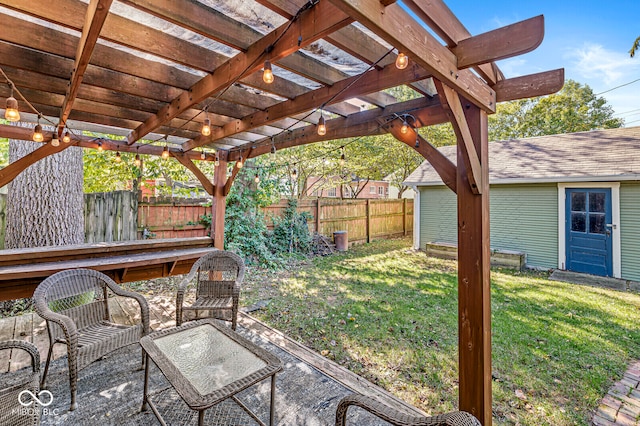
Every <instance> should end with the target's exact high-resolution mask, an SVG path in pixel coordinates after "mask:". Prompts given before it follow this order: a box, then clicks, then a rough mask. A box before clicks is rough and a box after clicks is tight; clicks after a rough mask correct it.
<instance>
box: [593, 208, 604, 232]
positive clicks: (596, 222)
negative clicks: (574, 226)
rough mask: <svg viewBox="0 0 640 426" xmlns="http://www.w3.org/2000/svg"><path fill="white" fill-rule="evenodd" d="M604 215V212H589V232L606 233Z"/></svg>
mask: <svg viewBox="0 0 640 426" xmlns="http://www.w3.org/2000/svg"><path fill="white" fill-rule="evenodd" d="M604 217H605V216H604V214H598V213H591V214H589V232H590V233H591V234H604V232H605V225H606V223H605V220H604Z"/></svg>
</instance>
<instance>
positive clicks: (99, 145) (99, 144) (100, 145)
mask: <svg viewBox="0 0 640 426" xmlns="http://www.w3.org/2000/svg"><path fill="white" fill-rule="evenodd" d="M98 151H100V152H102V151H103V149H102V142H98Z"/></svg>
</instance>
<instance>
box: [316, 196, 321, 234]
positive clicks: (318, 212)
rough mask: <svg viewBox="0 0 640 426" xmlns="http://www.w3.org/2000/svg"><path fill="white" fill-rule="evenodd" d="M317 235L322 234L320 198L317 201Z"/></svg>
mask: <svg viewBox="0 0 640 426" xmlns="http://www.w3.org/2000/svg"><path fill="white" fill-rule="evenodd" d="M316 233H317V234H319V233H320V197H318V198H317V199H316Z"/></svg>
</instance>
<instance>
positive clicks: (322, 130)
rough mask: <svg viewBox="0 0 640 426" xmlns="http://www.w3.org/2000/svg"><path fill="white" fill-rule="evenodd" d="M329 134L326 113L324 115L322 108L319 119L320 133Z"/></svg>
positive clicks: (322, 134)
mask: <svg viewBox="0 0 640 426" xmlns="http://www.w3.org/2000/svg"><path fill="white" fill-rule="evenodd" d="M326 134H327V125H326V124H325V122H324V115H322V110H320V120H318V135H320V136H324V135H326Z"/></svg>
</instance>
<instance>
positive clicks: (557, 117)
mask: <svg viewBox="0 0 640 426" xmlns="http://www.w3.org/2000/svg"><path fill="white" fill-rule="evenodd" d="M613 113H614V111H613V108H612V107H611V106H610V105H607V101H606V99H605V98H602V97H597V96H596V95H595V94H594V93H593V90H592V89H591V88H590V87H589V86H588V85H584V86H583V85H581V84H580V83H578V82H576V81H574V80H568V81H567V82H566V83H565V85H564V87H563V88H562V90H560V92H558V93H555V94H553V95H548V96H542V97H538V98H532V99H521V100H516V101H511V102H505V103H503V104H500V105H498V109H497V112H496V114H494V115H492V116H490V117H489V140H505V139H513V138H526V137H533V136H541V135H555V134H560V133H573V132H582V131H588V130H594V129H611V128H616V127H620V126H622V124H623V120H622V119H619V118H613Z"/></svg>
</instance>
